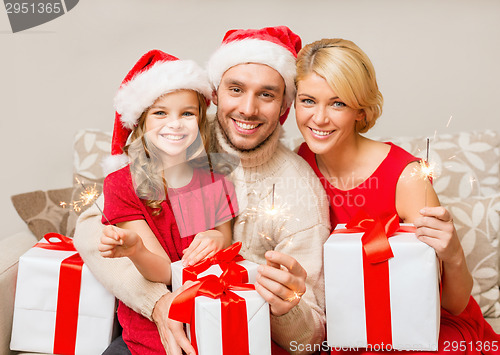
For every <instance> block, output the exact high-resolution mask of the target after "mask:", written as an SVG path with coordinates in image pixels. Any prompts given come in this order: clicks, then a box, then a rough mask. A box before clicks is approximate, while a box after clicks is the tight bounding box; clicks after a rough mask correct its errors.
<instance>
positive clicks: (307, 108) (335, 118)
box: [295, 73, 365, 154]
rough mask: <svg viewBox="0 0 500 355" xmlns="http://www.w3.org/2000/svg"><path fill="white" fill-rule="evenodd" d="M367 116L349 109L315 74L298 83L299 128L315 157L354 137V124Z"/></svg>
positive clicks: (359, 111) (297, 112) (297, 109)
mask: <svg viewBox="0 0 500 355" xmlns="http://www.w3.org/2000/svg"><path fill="white" fill-rule="evenodd" d="M364 115H365V113H364V111H363V110H358V109H353V108H351V107H348V106H347V105H346V104H345V103H344V102H343V101H342V100H341V99H340V98H339V97H338V96H337V94H336V93H335V92H334V91H333V90H332V88H331V87H330V86H329V85H328V83H327V82H326V80H325V79H324V78H323V77H321V76H319V75H317V74H316V73H310V74H309V75H307V76H306V77H305V78H304V79H302V80H300V81H299V82H298V83H297V96H296V98H295V117H296V120H297V126H298V128H299V130H300V132H301V133H302V136H304V139H305V141H306V143H307V145H308V146H309V148H310V149H311V150H312V151H313V152H314V153H316V154H324V153H326V152H328V151H330V150H331V149H332V148H334V147H335V146H336V144H337V143H339V142H342V141H343V140H344V139H346V138H347V137H350V136H352V135H354V134H355V123H356V121H359V120H362V119H363V118H364Z"/></svg>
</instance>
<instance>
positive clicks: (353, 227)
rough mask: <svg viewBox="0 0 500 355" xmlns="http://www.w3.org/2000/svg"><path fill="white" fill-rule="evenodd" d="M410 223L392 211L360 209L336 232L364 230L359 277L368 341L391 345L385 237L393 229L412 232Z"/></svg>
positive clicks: (388, 256) (386, 242) (387, 252)
mask: <svg viewBox="0 0 500 355" xmlns="http://www.w3.org/2000/svg"><path fill="white" fill-rule="evenodd" d="M415 230H416V229H415V227H413V226H400V225H399V217H398V216H397V215H396V214H394V215H393V216H391V217H389V218H387V219H383V220H381V219H379V218H376V219H374V218H370V217H368V215H367V214H366V213H364V212H363V211H360V212H358V213H357V214H356V216H354V218H353V219H352V220H351V221H350V222H349V223H347V224H346V228H345V229H336V230H334V231H333V233H334V234H337V233H364V234H363V236H362V237H361V243H362V244H363V279H364V289H365V291H364V292H365V314H366V338H367V343H368V344H369V345H372V346H374V345H377V346H383V347H384V348H385V347H387V346H391V345H392V325H391V296H390V289H389V259H390V258H393V257H394V254H393V253H392V249H391V246H390V244H389V240H388V238H389V237H391V236H392V235H394V233H396V232H406V233H410V232H411V233H415Z"/></svg>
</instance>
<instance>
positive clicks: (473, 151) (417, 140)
mask: <svg viewBox="0 0 500 355" xmlns="http://www.w3.org/2000/svg"><path fill="white" fill-rule="evenodd" d="M430 138H431V140H430V149H429V161H430V162H431V163H433V164H434V165H435V171H436V178H435V179H434V190H436V193H437V194H438V196H439V199H440V201H441V203H446V202H448V201H452V200H454V199H455V198H462V199H464V198H467V197H469V196H491V195H493V194H495V193H497V192H498V191H500V179H499V164H500V135H499V134H497V133H496V132H495V131H492V130H486V131H480V132H460V133H453V134H439V135H436V136H435V137H430ZM383 140H384V141H392V142H393V143H395V144H397V145H399V146H401V147H402V148H403V149H405V150H407V151H408V152H410V153H412V154H413V155H416V156H418V157H421V158H424V157H425V155H426V138H425V137H396V138H386V139H383Z"/></svg>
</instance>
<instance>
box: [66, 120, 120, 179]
mask: <svg viewBox="0 0 500 355" xmlns="http://www.w3.org/2000/svg"><path fill="white" fill-rule="evenodd" d="M73 149H74V160H73V166H74V167H73V168H74V170H73V172H74V177H75V183H74V184H75V186H76V185H78V182H77V181H76V178H78V179H79V180H80V181H83V182H84V183H85V184H86V183H97V184H102V182H103V181H104V171H103V169H102V166H101V163H102V161H103V160H104V158H106V157H108V156H109V155H110V154H111V133H110V132H103V131H99V130H91V129H85V130H80V131H78V132H77V134H76V135H75V142H74V145H73Z"/></svg>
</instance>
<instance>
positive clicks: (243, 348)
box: [168, 269, 255, 355]
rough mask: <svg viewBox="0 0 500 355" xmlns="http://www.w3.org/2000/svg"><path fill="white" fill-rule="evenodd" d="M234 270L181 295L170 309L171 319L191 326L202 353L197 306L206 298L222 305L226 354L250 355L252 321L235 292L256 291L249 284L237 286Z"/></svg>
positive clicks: (193, 341)
mask: <svg viewBox="0 0 500 355" xmlns="http://www.w3.org/2000/svg"><path fill="white" fill-rule="evenodd" d="M233 277H234V275H233V274H232V273H231V270H230V269H227V270H226V271H224V273H223V274H222V275H221V276H220V277H217V276H215V275H207V276H205V277H202V278H201V279H199V281H200V283H198V284H196V285H194V286H191V287H190V288H188V289H186V290H184V291H183V292H182V293H181V294H179V295H178V296H177V297H176V298H175V299H174V301H173V302H172V305H171V306H170V312H169V315H168V316H169V318H170V319H174V320H177V321H179V322H183V323H189V324H190V330H191V344H192V345H193V347H194V348H195V350H196V353H198V346H197V343H196V332H195V315H194V305H195V298H196V297H197V296H206V297H210V298H213V299H217V298H219V299H220V301H221V328H222V353H223V354H225V355H227V354H231V355H249V353H250V352H249V351H250V350H249V341H248V319H247V310H246V302H245V299H244V298H242V297H240V296H238V295H237V294H236V293H234V292H232V291H248V290H255V286H254V285H251V284H246V283H234V282H233V281H234V278H233Z"/></svg>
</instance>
